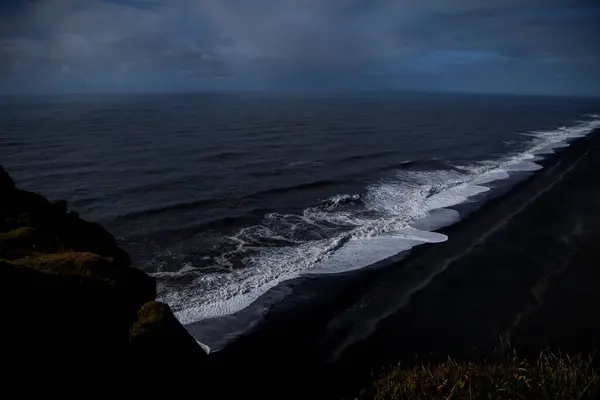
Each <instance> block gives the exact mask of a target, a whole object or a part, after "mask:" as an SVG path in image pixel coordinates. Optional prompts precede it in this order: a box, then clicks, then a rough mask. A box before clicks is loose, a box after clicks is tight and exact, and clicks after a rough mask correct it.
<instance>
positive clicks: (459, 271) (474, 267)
mask: <svg viewBox="0 0 600 400" xmlns="http://www.w3.org/2000/svg"><path fill="white" fill-rule="evenodd" d="M541 164H542V165H544V169H542V170H540V171H538V172H536V173H535V174H533V175H532V177H530V178H529V179H527V180H526V181H524V182H521V183H519V184H517V185H516V186H515V187H514V188H513V189H512V190H510V192H508V193H507V194H505V195H503V196H500V197H498V198H495V199H493V200H490V201H489V202H488V203H486V204H485V206H484V207H483V208H481V209H479V210H477V211H475V212H473V213H472V214H471V215H470V216H469V217H468V218H467V219H465V220H463V221H461V222H459V223H457V224H455V225H452V226H450V227H447V228H445V229H443V230H442V232H443V233H446V234H447V235H448V236H449V240H448V241H447V242H444V243H441V244H435V245H423V246H419V247H416V248H414V249H413V250H412V251H411V253H410V255H408V256H407V257H406V258H405V259H403V260H401V261H398V262H396V263H389V262H388V265H386V266H384V267H374V268H369V269H367V270H363V271H360V272H357V273H352V274H344V275H340V276H329V277H317V278H308V279H303V280H300V281H297V282H296V283H295V287H294V290H295V291H296V292H297V293H308V292H312V293H313V294H314V293H317V294H318V296H308V297H309V299H308V300H302V299H298V300H296V303H297V304H294V311H293V312H285V311H284V310H282V309H278V308H277V307H275V308H274V309H272V310H271V311H270V312H269V314H267V315H266V318H265V322H264V323H263V325H262V326H261V328H260V329H258V330H257V331H255V332H253V333H251V334H249V335H247V336H244V337H242V338H240V339H239V340H237V341H236V342H235V343H233V344H232V345H230V346H229V347H227V348H226V349H224V350H223V351H221V352H218V353H215V354H212V355H211V357H210V358H211V359H212V362H213V368H212V371H213V372H214V373H215V376H216V377H218V376H222V374H226V375H227V376H228V377H230V378H231V379H233V380H236V381H237V382H239V386H237V387H231V388H229V389H230V390H232V391H233V392H237V391H238V390H240V391H242V392H244V393H245V394H247V395H250V394H253V393H257V394H260V395H261V396H263V397H271V396H277V395H279V396H280V397H281V398H291V397H297V398H329V399H331V398H339V397H340V396H343V395H349V394H351V393H354V391H355V390H356V389H357V388H360V387H362V386H364V384H365V383H366V382H368V381H369V380H370V374H371V373H372V372H373V371H379V370H381V368H382V367H385V366H388V365H390V364H396V363H398V362H402V363H403V364H407V365H408V364H411V363H414V362H423V361H430V360H435V359H438V358H445V357H447V356H448V355H451V356H454V357H458V358H469V359H478V358H486V359H494V358H497V357H501V355H502V353H503V351H506V350H507V349H511V351H512V349H515V350H516V351H518V352H520V353H522V354H535V353H536V352H538V351H539V350H540V349H542V348H545V347H548V346H550V347H553V348H560V349H563V350H566V351H571V352H588V351H592V350H593V349H595V348H596V347H597V346H598V342H599V339H598V338H600V318H597V316H599V315H600V300H599V299H600V296H599V295H598V293H600V270H599V269H598V266H599V265H600V263H599V261H600V250H599V248H600V228H599V227H600V132H599V131H596V132H593V133H592V134H590V135H588V136H587V137H585V138H582V139H578V140H576V141H574V142H573V143H572V144H571V146H569V147H567V148H565V149H563V150H561V151H560V152H558V153H557V154H555V155H553V156H551V157H549V158H547V159H546V160H545V161H543V162H541ZM286 307H288V308H289V304H287V305H286ZM279 387H282V388H283V387H285V389H281V390H280V389H278V388H279Z"/></svg>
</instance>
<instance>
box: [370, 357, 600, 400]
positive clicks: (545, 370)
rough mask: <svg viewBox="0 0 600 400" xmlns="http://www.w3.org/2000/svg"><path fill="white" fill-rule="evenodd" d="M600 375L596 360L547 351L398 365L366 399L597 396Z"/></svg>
mask: <svg viewBox="0 0 600 400" xmlns="http://www.w3.org/2000/svg"><path fill="white" fill-rule="evenodd" d="M599 397H600V377H599V376H598V374H597V372H596V371H595V370H594V368H593V366H592V362H591V359H585V358H582V357H569V356H566V355H562V354H553V353H549V352H542V353H541V355H540V356H539V358H538V359H537V360H535V362H529V361H526V360H520V359H518V358H516V357H514V358H510V359H509V360H506V361H504V362H503V363H499V364H480V363H474V362H458V361H454V360H451V359H449V360H447V361H446V362H443V363H440V364H437V365H422V366H417V367H414V368H411V369H402V368H395V369H392V370H391V371H390V372H389V373H387V374H386V375H385V376H383V377H381V378H380V379H378V380H376V381H375V382H374V383H373V385H372V387H370V388H369V389H367V390H366V391H364V392H363V393H362V395H361V398H362V399H376V400H400V399H428V400H438V399H439V400H447V399H473V400H477V399H485V400H488V399H498V400H500V399H572V400H580V399H597V398H599Z"/></svg>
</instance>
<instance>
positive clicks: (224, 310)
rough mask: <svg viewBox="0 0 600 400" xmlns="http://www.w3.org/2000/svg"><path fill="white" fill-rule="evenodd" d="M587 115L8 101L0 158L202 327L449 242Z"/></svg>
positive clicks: (470, 106)
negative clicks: (476, 210)
mask: <svg viewBox="0 0 600 400" xmlns="http://www.w3.org/2000/svg"><path fill="white" fill-rule="evenodd" d="M598 114H600V101H599V100H598V99H595V100H594V99H570V98H543V97H510V96H478V95H461V96H459V95H456V96H454V95H410V96H409V95H394V94H378V95H376V94H356V95H349V94H345V95H316V94H312V95H305V94H287V95H285V94H264V93H263V94H256V93H203V94H161V95H158V94H157V95H150V94H146V95H118V96H109V95H93V96H92V95H86V96H75V95H69V96H43V97H27V96H25V97H4V98H1V99H0V163H2V164H4V165H5V167H6V169H7V170H8V171H9V173H10V174H11V175H13V176H14V177H15V178H16V181H17V183H18V185H19V186H20V187H22V188H25V189H28V190H33V191H37V192H40V193H42V194H43V195H45V196H47V197H49V198H50V199H52V200H57V199H65V200H67V201H68V203H69V207H70V208H71V209H73V210H76V211H78V212H79V213H80V215H81V216H82V217H83V218H86V219H89V220H92V221H97V222H100V223H101V224H103V225H104V226H105V227H106V228H108V229H109V230H110V231H111V232H112V233H113V234H115V236H117V238H118V239H119V241H120V243H121V245H122V246H123V247H124V248H125V249H126V250H127V251H128V252H129V253H130V254H131V255H132V257H133V260H134V263H135V265H136V266H137V267H139V268H141V269H143V270H144V271H147V272H148V273H150V274H152V275H154V276H155V277H156V279H157V282H158V292H159V293H158V294H159V298H160V299H161V300H163V301H165V302H167V303H169V304H170V305H171V307H172V309H173V310H174V311H175V313H176V315H177V317H178V318H179V319H180V320H181V321H182V323H184V324H192V323H195V322H198V321H204V322H203V323H206V324H207V325H210V323H211V322H210V321H209V320H208V319H211V318H214V317H220V316H225V315H232V314H235V313H236V312H238V311H240V310H243V309H245V308H247V307H248V306H250V305H251V304H253V302H254V301H255V300H256V299H258V298H259V296H261V295H263V294H265V293H266V292H267V291H269V290H270V289H272V288H274V287H276V286H277V285H278V284H280V283H282V282H286V281H289V280H290V279H294V278H297V277H300V276H303V275H306V274H311V275H312V274H331V273H342V272H347V271H352V270H357V269H361V268H363V267H365V266H368V265H371V264H373V263H376V262H378V261H381V260H384V259H386V258H388V257H391V256H395V255H397V254H398V253H401V252H402V251H405V250H408V249H410V248H411V247H413V246H415V245H419V244H422V243H428V242H441V241H444V240H446V237H445V236H444V235H442V234H439V233H436V232H435V230H436V229H438V228H440V227H442V226H445V225H448V224H451V223H454V222H456V221H458V220H459V219H460V218H462V217H464V216H465V215H466V212H465V211H464V210H468V207H465V205H469V204H471V205H476V206H481V205H482V204H484V203H485V200H486V199H488V198H490V197H491V196H493V195H494V193H495V191H498V190H500V189H502V190H506V186H507V185H511V184H514V182H516V181H518V180H520V179H524V178H526V177H527V176H528V175H529V174H531V173H532V172H534V171H535V170H537V169H539V168H541V167H540V165H539V164H537V163H536V161H538V160H540V159H541V158H543V157H544V156H545V155H547V154H550V153H552V152H553V151H556V149H558V148H560V147H564V146H566V145H567V143H568V141H569V140H571V139H573V138H576V137H580V136H583V135H586V134H588V133H589V132H591V131H592V130H593V129H595V128H598V127H600V115H598ZM282 293H284V294H283V295H282V296H283V297H285V292H282ZM263 303H264V302H263ZM261 307H262V308H261V310H262V311H260V312H261V313H262V312H265V307H266V309H267V310H268V303H267V304H266V306H265V304H263V305H262V306H261ZM247 314H248V313H246V314H244V316H243V318H244V320H243V321H241V322H240V321H237V322H236V323H235V328H234V327H233V325H232V327H231V329H230V330H231V332H229V336H228V337H229V338H231V337H234V336H235V335H236V334H238V333H241V332H242V331H244V330H245V328H249V327H251V326H252V324H253V319H256V318H259V316H258V315H255V316H254V317H252V316H250V317H248V315H247ZM235 318H236V316H235V315H234V316H233V317H228V319H227V321H234V320H235ZM240 318H242V317H240ZM211 321H212V320H211ZM222 325H223V323H221V328H220V330H219V335H220V336H223V332H224V331H225V332H226V331H227V326H225V328H223V326H222ZM200 336H202V335H200ZM197 339H198V340H199V341H201V342H204V343H207V344H208V345H209V346H210V347H213V349H218V348H219V347H222V346H223V345H224V341H223V340H220V339H218V338H215V337H211V335H210V334H209V333H206V336H205V337H197Z"/></svg>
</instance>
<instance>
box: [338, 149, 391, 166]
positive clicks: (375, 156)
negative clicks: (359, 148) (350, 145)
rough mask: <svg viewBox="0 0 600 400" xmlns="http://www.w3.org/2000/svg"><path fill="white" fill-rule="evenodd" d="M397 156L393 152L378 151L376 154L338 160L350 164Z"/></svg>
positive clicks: (358, 155)
mask: <svg viewBox="0 0 600 400" xmlns="http://www.w3.org/2000/svg"><path fill="white" fill-rule="evenodd" d="M395 154H397V153H396V152H395V151H390V150H388V151H379V152H377V153H369V154H357V155H353V156H349V157H344V158H342V159H340V160H339V162H342V163H352V162H356V161H362V160H369V159H371V158H379V157H390V156H393V155H395Z"/></svg>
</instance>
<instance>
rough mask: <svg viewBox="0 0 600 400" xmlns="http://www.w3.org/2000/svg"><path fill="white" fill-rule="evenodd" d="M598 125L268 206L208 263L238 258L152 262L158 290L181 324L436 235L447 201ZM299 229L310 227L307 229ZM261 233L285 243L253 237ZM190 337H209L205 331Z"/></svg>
mask: <svg viewBox="0 0 600 400" xmlns="http://www.w3.org/2000/svg"><path fill="white" fill-rule="evenodd" d="M598 127H600V117H598V116H596V117H594V119H593V120H591V121H586V122H581V123H580V124H578V125H575V126H573V127H569V128H566V127H561V128H559V129H556V130H552V131H545V132H533V133H530V134H528V135H530V136H531V137H532V139H531V141H530V143H529V144H528V146H527V147H525V148H524V149H523V150H522V151H521V152H519V153H516V154H512V155H509V156H506V157H504V158H501V159H497V160H490V161H485V162H482V163H479V164H477V165H469V166H456V169H449V170H435V171H416V170H402V171H399V172H398V173H397V176H396V178H395V179H393V180H386V181H382V182H379V183H377V184H374V185H371V186H369V187H368V188H367V191H366V193H365V194H363V195H357V194H356V195H339V196H335V197H333V198H331V199H329V200H327V201H326V202H324V203H323V204H321V205H320V206H317V207H312V208H309V209H307V210H305V211H304V213H303V215H282V214H269V215H267V216H266V217H265V221H264V223H263V224H261V225H258V226H253V227H247V228H244V229H242V230H240V232H238V233H237V234H236V235H235V236H233V237H232V238H230V240H231V241H232V242H233V243H235V244H236V248H235V250H232V251H230V252H229V253H225V254H223V255H221V256H220V257H215V259H214V261H215V266H216V267H217V268H221V269H228V268H230V267H231V262H230V261H229V260H230V257H232V256H241V257H243V261H244V264H245V267H244V268H240V269H229V270H227V271H226V272H212V273H208V274H201V273H199V272H198V271H197V270H196V269H194V268H193V266H192V265H186V266H184V268H182V269H181V270H179V271H177V272H158V273H156V274H155V276H156V278H157V280H158V291H159V299H160V300H162V301H165V302H167V303H168V304H169V305H171V307H172V308H173V309H174V311H175V314H176V316H177V318H178V319H179V320H180V321H181V322H182V323H183V324H192V323H194V322H197V321H200V320H204V319H207V318H212V317H218V316H224V315H229V314H233V313H236V312H238V311H240V310H242V309H244V308H246V307H248V306H249V305H250V304H252V303H253V302H254V301H256V300H257V299H258V298H259V297H260V296H261V295H263V294H264V293H265V292H267V291H268V290H269V289H271V288H273V287H275V286H276V285H278V284H279V283H281V282H283V281H286V280H289V279H293V278H296V277H299V276H302V275H304V274H317V273H319V274H322V273H339V272H344V271H349V270H353V269H358V268H363V267H365V266H368V265H371V264H373V263H376V262H378V261H381V260H383V259H386V258H389V257H392V256H394V255H396V254H398V253H400V252H402V251H404V250H408V249H410V248H412V247H414V246H416V245H419V244H422V243H437V242H441V241H444V240H446V239H447V238H446V237H445V236H444V235H442V234H439V233H435V232H431V231H432V230H435V229H438V228H440V227H442V226H445V225H448V224H450V223H454V222H456V221H457V220H458V219H459V215H458V213H457V212H456V211H454V210H451V209H448V207H452V206H455V205H458V204H461V203H465V202H468V201H470V200H471V199H472V198H474V197H475V196H478V195H480V194H482V193H485V192H487V191H488V190H490V189H489V187H488V186H486V185H487V184H489V183H491V182H494V181H498V180H502V179H507V178H509V176H510V175H511V174H512V173H515V172H530V171H535V170H538V169H540V168H541V166H540V165H538V164H536V163H535V161H536V160H538V159H539V156H540V155H545V154H550V153H552V152H554V150H555V149H557V148H560V147H564V146H566V145H568V144H567V142H568V141H569V140H571V139H573V138H577V137H581V136H584V135H586V134H588V133H589V132H591V131H592V130H594V129H596V128H598ZM308 231H310V232H316V233H317V234H315V235H316V236H314V237H313V236H310V238H309V239H306V237H307V236H306V232H308ZM267 239H268V240H277V241H279V243H284V244H285V245H280V246H276V247H269V246H262V245H261V243H262V242H263V241H264V240H267ZM196 339H198V340H200V341H202V342H203V343H204V344H205V345H208V346H210V347H211V348H213V347H214V346H213V344H212V343H210V341H211V339H210V338H204V337H197V338H196ZM222 345H224V344H223V343H222V341H221V342H219V344H218V345H217V348H218V347H220V346H222Z"/></svg>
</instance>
